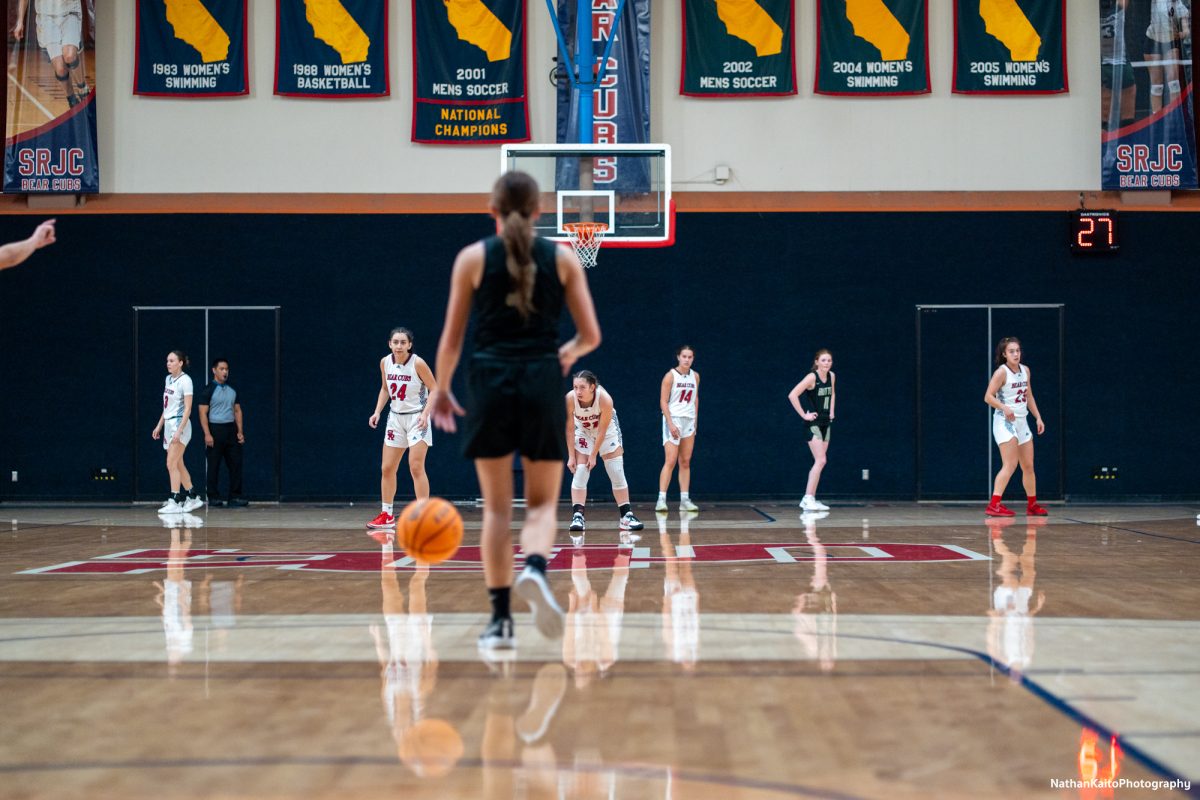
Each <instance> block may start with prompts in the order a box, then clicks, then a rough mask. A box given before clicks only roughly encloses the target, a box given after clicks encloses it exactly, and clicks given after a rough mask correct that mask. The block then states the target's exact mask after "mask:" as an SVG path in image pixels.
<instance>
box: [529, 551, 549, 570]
mask: <svg viewBox="0 0 1200 800" xmlns="http://www.w3.org/2000/svg"><path fill="white" fill-rule="evenodd" d="M525 566H527V567H533V568H534V569H536V570H537V571H538V572H540V573H542V574H543V575H545V574H546V557H545V556H539V555H538V554H537V553H530V554H529V555H527V556H525Z"/></svg>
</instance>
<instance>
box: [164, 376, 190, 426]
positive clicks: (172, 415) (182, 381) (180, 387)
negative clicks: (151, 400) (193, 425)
mask: <svg viewBox="0 0 1200 800" xmlns="http://www.w3.org/2000/svg"><path fill="white" fill-rule="evenodd" d="M191 393H192V379H191V377H189V376H188V374H187V373H186V372H183V373H180V375H179V377H178V378H172V377H171V375H170V373H167V383H166V385H165V386H164V387H163V419H183V398H184V397H187V396H188V395H190V394H191Z"/></svg>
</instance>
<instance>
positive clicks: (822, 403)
mask: <svg viewBox="0 0 1200 800" xmlns="http://www.w3.org/2000/svg"><path fill="white" fill-rule="evenodd" d="M812 373H813V380H814V383H813V388H811V389H809V390H807V391H806V392H805V393H804V395H805V397H806V398H807V399H808V407H809V408H811V409H812V410H813V411H816V412H817V418H816V419H815V420H813V421H814V422H821V423H825V422H829V406H830V404H831V403H832V402H833V373H829V375H828V376H827V377H826V379H825V382H824V383H822V382H821V376H820V375H819V374H817V371H816V370H815V369H814V370H813V371H812Z"/></svg>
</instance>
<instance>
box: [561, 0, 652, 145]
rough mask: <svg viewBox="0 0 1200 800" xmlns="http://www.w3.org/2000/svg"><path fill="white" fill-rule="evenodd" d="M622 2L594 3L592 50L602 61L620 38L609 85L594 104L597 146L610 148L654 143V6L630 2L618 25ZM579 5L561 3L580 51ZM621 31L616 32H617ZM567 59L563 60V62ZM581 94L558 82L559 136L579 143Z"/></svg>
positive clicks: (569, 36)
mask: <svg viewBox="0 0 1200 800" xmlns="http://www.w3.org/2000/svg"><path fill="white" fill-rule="evenodd" d="M618 5H619V3H618V2H617V0H592V2H591V6H592V20H593V22H592V49H593V52H594V53H595V57H596V61H597V62H599V61H600V56H601V55H602V54H603V53H604V48H605V46H606V45H607V44H608V39H609V37H610V36H615V37H616V41H614V42H613V47H612V51H611V52H610V53H609V55H608V71H607V73H606V74H605V76H604V82H603V83H602V84H601V85H600V86H598V87H596V92H595V94H594V95H593V99H592V141H594V142H597V143H600V142H608V143H610V144H617V143H620V142H625V143H630V144H634V143H639V142H649V141H650V0H626V2H625V8H624V9H623V10H622V12H621V19H620V21H619V22H618V20H617V6H618ZM577 6H578V2H577V0H558V26H559V28H560V29H562V31H563V34H564V38H565V39H566V41H567V47H568V48H569V49H570V50H571V52H574V51H575V15H576V11H577ZM615 25H619V27H618V28H616V30H614V26H615ZM559 57H560V58H561V56H559ZM576 97H577V93H576V91H575V90H573V89H572V88H571V84H570V82H569V81H567V80H566V79H565V78H564V79H562V80H560V81H559V82H558V123H557V126H556V127H557V135H558V141H560V142H575V141H578V140H579V137H578V131H579V115H578V110H579V109H578V106H577V105H576Z"/></svg>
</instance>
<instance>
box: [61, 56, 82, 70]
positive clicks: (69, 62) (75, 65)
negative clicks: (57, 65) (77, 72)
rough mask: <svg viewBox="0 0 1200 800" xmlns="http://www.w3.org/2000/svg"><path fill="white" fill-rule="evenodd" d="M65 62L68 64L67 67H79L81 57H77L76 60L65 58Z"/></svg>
mask: <svg viewBox="0 0 1200 800" xmlns="http://www.w3.org/2000/svg"><path fill="white" fill-rule="evenodd" d="M63 63H64V64H66V65H67V69H75V68H76V67H78V66H79V59H78V58H77V59H75V60H74V61H67V60H66V59H65V58H64V59H63Z"/></svg>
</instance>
